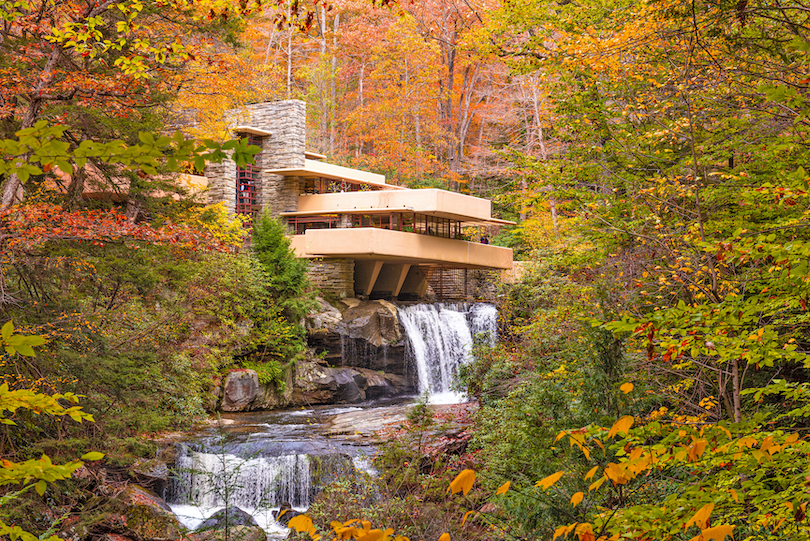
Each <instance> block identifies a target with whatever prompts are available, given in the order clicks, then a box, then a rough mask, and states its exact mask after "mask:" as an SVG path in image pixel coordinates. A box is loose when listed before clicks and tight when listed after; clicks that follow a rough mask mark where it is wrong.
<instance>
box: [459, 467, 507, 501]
mask: <svg viewBox="0 0 810 541" xmlns="http://www.w3.org/2000/svg"><path fill="white" fill-rule="evenodd" d="M473 483H475V472H474V471H472V470H469V469H468V470H462V471H461V473H459V474H458V475H457V476H456V478H455V479H453V481H452V482H451V483H450V487H449V488H448V489H447V490H449V491H450V493H451V494H455V493H456V492H462V493H463V494H464V495H465V496H466V495H467V493H468V492H469V491H470V489H471V488H472V486H473ZM504 492H506V491H504Z"/></svg>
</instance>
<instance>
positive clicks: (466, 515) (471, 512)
mask: <svg viewBox="0 0 810 541" xmlns="http://www.w3.org/2000/svg"><path fill="white" fill-rule="evenodd" d="M473 513H475V511H467V512H466V513H464V518H462V519H461V526H462V527H463V526H464V524H465V523H466V522H467V519H468V518H470V515H472V514H473Z"/></svg>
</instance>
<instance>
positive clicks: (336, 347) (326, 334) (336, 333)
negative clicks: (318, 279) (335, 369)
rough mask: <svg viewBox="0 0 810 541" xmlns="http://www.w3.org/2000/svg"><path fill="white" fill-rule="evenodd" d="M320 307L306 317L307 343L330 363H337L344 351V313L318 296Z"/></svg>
mask: <svg viewBox="0 0 810 541" xmlns="http://www.w3.org/2000/svg"><path fill="white" fill-rule="evenodd" d="M317 300H318V302H319V303H320V307H319V308H318V310H317V311H316V312H315V313H312V314H309V315H308V316H307V318H306V328H307V345H308V346H309V347H310V348H312V349H313V350H315V351H316V352H317V353H318V354H319V355H320V356H321V358H322V359H323V360H324V361H325V362H326V363H328V364H333V365H337V364H340V362H341V357H342V353H343V344H342V334H341V332H340V329H341V328H342V324H343V315H342V314H341V313H340V310H338V309H337V308H335V307H334V306H332V305H331V304H329V303H328V302H326V301H325V300H323V299H321V298H318V299H317ZM344 334H345V333H344Z"/></svg>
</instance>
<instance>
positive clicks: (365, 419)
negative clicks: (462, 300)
mask: <svg viewBox="0 0 810 541" xmlns="http://www.w3.org/2000/svg"><path fill="white" fill-rule="evenodd" d="M399 319H400V324H401V325H402V328H403V329H404V331H405V334H406V336H407V350H406V351H407V352H408V363H409V364H410V365H411V366H412V367H413V368H414V373H415V374H416V375H417V376H418V383H419V386H418V388H419V391H420V394H425V395H427V396H429V400H430V402H431V403H433V404H455V403H460V402H463V401H465V400H466V397H465V395H464V394H463V393H461V392H459V391H456V390H453V389H452V382H453V379H454V377H455V374H456V371H457V370H458V367H459V366H460V365H461V364H463V363H465V362H467V361H468V360H469V359H470V358H471V352H472V348H473V346H474V342H475V340H482V341H483V342H484V343H485V344H487V345H492V344H494V343H495V340H496V339H497V310H496V309H495V307H494V306H492V305H490V304H471V305H467V304H452V305H451V304H420V305H413V306H408V307H400V308H399ZM345 364H346V365H348V366H350V365H351V359H346V360H345ZM414 398H415V397H399V398H393V399H382V400H376V401H368V402H364V403H361V404H352V405H345V406H337V405H331V406H316V407H312V408H307V409H294V410H282V411H263V412H250V413H230V414H222V415H221V417H220V420H219V423H218V425H216V424H214V425H212V426H211V427H210V428H208V429H205V430H202V431H200V432H197V433H195V434H193V435H191V436H192V437H191V439H190V441H189V442H187V443H185V444H183V445H182V446H181V450H180V453H179V455H178V459H177V462H176V470H177V473H176V475H175V476H174V477H173V478H172V479H171V481H170V483H169V486H168V488H167V490H166V500H167V501H168V502H169V505H170V506H171V508H172V510H173V511H174V513H175V514H176V515H177V517H178V518H179V519H180V522H181V523H182V524H183V525H184V526H186V527H187V528H189V529H194V528H196V527H198V526H199V525H200V523H202V522H203V521H204V520H205V519H206V518H208V517H209V516H211V515H212V514H213V513H214V512H215V511H217V510H219V509H222V508H223V507H224V506H225V504H226V503H227V504H228V505H229V506H231V505H232V506H238V507H240V508H241V509H243V510H244V511H247V512H248V513H250V514H251V515H252V516H253V517H254V519H256V521H257V523H258V524H259V526H261V527H262V528H263V529H264V530H265V531H266V532H267V533H268V539H283V538H284V537H286V534H287V529H286V528H285V527H283V526H282V525H280V524H279V523H277V522H276V521H275V519H274V518H273V512H276V511H278V509H279V507H280V506H281V505H282V504H287V503H288V504H290V505H291V506H292V507H293V508H294V509H296V510H298V511H305V510H306V509H307V508H308V507H309V505H310V504H311V503H312V502H313V501H314V499H315V497H316V496H317V494H318V492H319V491H320V490H321V489H322V488H323V487H324V486H326V485H328V484H331V483H332V482H334V481H336V480H339V479H346V478H352V479H353V480H356V481H358V482H360V481H362V480H363V479H364V478H365V476H368V475H372V476H373V475H375V473H376V472H375V471H374V469H373V466H372V459H373V457H374V455H375V453H376V449H375V448H374V446H373V442H374V437H373V436H374V435H375V434H377V433H378V432H379V431H380V430H382V429H383V428H385V427H386V426H390V425H402V423H403V422H404V421H405V419H406V414H407V409H408V407H409V406H410V404H411V403H412V402H413V399H414Z"/></svg>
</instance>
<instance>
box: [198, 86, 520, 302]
mask: <svg viewBox="0 0 810 541" xmlns="http://www.w3.org/2000/svg"><path fill="white" fill-rule="evenodd" d="M231 123H232V125H233V126H234V127H233V128H232V131H233V133H234V135H236V136H241V137H249V138H250V141H251V143H252V144H255V145H257V146H260V147H261V149H262V150H261V152H260V153H259V154H258V155H257V156H256V165H251V166H246V167H244V168H237V167H236V164H235V163H234V162H233V161H229V160H228V161H224V162H223V163H221V164H211V165H209V167H208V168H207V169H206V172H205V176H206V177H207V180H208V185H209V193H208V202H209V203H216V202H220V201H222V202H224V203H225V205H226V207H227V209H228V210H229V211H230V212H233V213H239V214H249V215H252V214H254V213H256V212H258V211H259V210H260V209H262V208H264V207H269V208H270V211H271V213H272V214H273V215H274V216H276V217H280V218H282V219H283V220H285V221H286V223H287V224H288V225H289V227H290V229H291V233H292V247H293V249H294V250H295V253H296V254H297V255H298V257H301V258H307V259H309V260H310V261H311V265H310V275H311V277H312V279H313V281H314V282H315V283H316V284H317V285H318V286H319V287H320V288H321V289H322V290H324V291H325V292H327V293H329V294H332V295H334V296H336V297H353V296H355V295H357V296H365V297H367V298H385V299H399V300H415V299H420V298H424V297H425V295H426V293H427V290H428V285H430V286H431V289H432V290H433V292H434V293H435V295H436V297H437V298H439V299H467V298H472V297H474V296H476V295H477V294H478V293H479V292H477V291H476V290H475V289H476V287H477V284H479V283H480V282H481V281H482V278H483V279H484V280H486V279H487V278H488V279H489V280H491V279H492V278H493V276H491V274H492V272H499V271H501V270H506V269H510V268H511V267H512V250H511V249H509V248H502V247H499V246H492V245H490V244H487V243H486V238H479V239H474V240H470V239H466V238H464V228H466V227H469V226H483V227H489V226H501V225H504V224H512V223H513V222H507V221H505V220H498V219H495V218H493V217H492V214H491V206H492V205H491V202H490V201H488V200H486V199H481V198H478V197H472V196H469V195H463V194H459V193H455V192H450V191H446V190H438V189H419V190H412V189H407V188H403V187H400V186H394V185H391V184H386V182H385V177H384V176H383V175H378V174H375V173H369V172H366V171H360V170H357V169H350V168H347V167H341V166H338V165H332V164H329V163H326V162H324V161H323V160H324V159H325V156H322V155H318V154H313V153H310V152H307V151H306V150H305V144H306V104H305V103H304V102H303V101H299V100H286V101H278V102H268V103H257V104H253V105H249V106H247V107H245V108H243V109H240V110H237V111H234V112H233V114H232V118H231ZM479 240H480V241H482V242H479ZM488 274H489V276H488V277H487V275H488Z"/></svg>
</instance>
